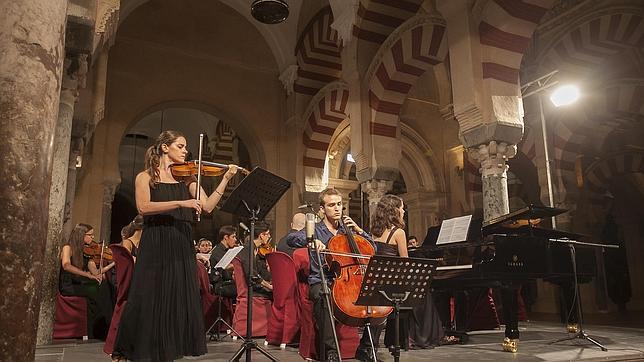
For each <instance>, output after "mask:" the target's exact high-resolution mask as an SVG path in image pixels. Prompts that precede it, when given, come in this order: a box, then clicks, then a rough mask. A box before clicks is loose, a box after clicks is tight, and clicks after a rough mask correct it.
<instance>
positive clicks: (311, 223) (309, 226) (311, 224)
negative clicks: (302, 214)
mask: <svg viewBox="0 0 644 362" xmlns="http://www.w3.org/2000/svg"><path fill="white" fill-rule="evenodd" d="M314 235H315V214H312V213H307V214H306V239H307V240H308V241H309V243H312V242H313V238H314Z"/></svg>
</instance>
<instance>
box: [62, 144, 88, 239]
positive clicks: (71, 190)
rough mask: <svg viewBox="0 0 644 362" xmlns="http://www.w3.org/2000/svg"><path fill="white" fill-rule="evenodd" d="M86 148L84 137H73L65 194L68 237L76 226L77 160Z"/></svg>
mask: <svg viewBox="0 0 644 362" xmlns="http://www.w3.org/2000/svg"><path fill="white" fill-rule="evenodd" d="M84 147H85V140H84V139H83V138H82V137H78V136H74V135H72V139H71V146H70V150H69V162H68V165H67V190H66V192H65V209H64V211H63V231H62V236H63V237H64V238H66V237H68V236H69V235H70V234H71V232H72V229H73V228H74V224H72V210H73V209H74V208H73V207H72V204H73V203H74V198H75V197H76V178H77V174H78V169H77V167H76V160H77V157H78V156H81V155H82V154H83V148H84Z"/></svg>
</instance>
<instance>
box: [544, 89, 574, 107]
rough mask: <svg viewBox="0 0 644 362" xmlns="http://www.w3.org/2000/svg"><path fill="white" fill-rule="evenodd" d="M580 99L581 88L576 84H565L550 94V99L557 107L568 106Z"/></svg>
mask: <svg viewBox="0 0 644 362" xmlns="http://www.w3.org/2000/svg"><path fill="white" fill-rule="evenodd" d="M578 99H579V88H577V87H576V86H574V85H564V86H561V87H559V88H557V89H555V91H554V92H552V94H551V95H550V101H551V102H552V104H554V105H555V107H561V106H567V105H569V104H573V103H575V102H577V100H578Z"/></svg>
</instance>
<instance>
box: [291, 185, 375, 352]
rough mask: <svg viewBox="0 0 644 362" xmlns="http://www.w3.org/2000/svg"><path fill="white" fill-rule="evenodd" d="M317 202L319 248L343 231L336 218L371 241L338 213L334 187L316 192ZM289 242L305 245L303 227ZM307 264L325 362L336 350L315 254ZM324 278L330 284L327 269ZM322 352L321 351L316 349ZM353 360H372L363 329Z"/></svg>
mask: <svg viewBox="0 0 644 362" xmlns="http://www.w3.org/2000/svg"><path fill="white" fill-rule="evenodd" d="M318 201H319V204H320V212H321V213H322V214H323V215H324V217H323V219H322V220H321V221H320V222H318V223H316V224H315V235H314V237H315V239H316V240H315V244H316V248H318V249H319V250H323V249H326V245H327V244H328V242H329V240H330V239H331V238H332V237H333V236H335V235H336V234H338V233H340V234H345V233H346V231H345V229H344V227H342V226H341V224H340V218H342V219H343V221H344V225H345V226H346V227H349V228H353V230H354V231H355V232H356V233H357V234H358V235H361V236H362V237H364V238H365V239H367V240H368V241H369V242H371V243H372V244H373V240H372V238H371V236H370V235H369V234H367V233H366V232H365V231H364V230H363V229H362V228H360V227H359V226H358V225H357V224H356V223H355V222H354V221H353V220H352V219H351V218H350V217H349V216H346V215H345V216H342V195H341V194H340V193H339V192H338V191H337V190H336V189H334V188H327V189H326V190H323V191H322V192H320V195H319V200H318ZM289 245H290V246H291V247H294V248H301V247H306V245H307V239H306V233H305V231H304V230H301V231H299V232H297V233H296V234H295V237H294V238H292V239H289ZM311 254H312V253H311ZM310 266H311V272H310V274H309V286H310V289H309V298H310V299H311V300H312V301H313V303H314V309H313V313H314V317H315V321H316V325H317V326H318V328H319V326H323V328H322V329H323V330H324V335H323V336H321V335H320V333H318V338H323V339H324V344H325V350H326V356H325V359H324V360H325V361H338V360H339V356H338V351H337V350H336V346H335V342H334V338H333V331H332V327H331V326H332V324H331V320H330V319H329V315H328V314H327V313H324V309H323V308H324V307H323V304H324V303H325V302H324V298H323V296H322V295H321V291H322V286H321V276H320V272H321V271H320V266H319V265H318V263H317V259H316V257H315V255H313V254H312V255H310ZM324 273H325V277H326V280H327V282H328V283H333V280H334V278H335V276H334V275H333V274H332V273H331V272H329V271H328V270H325V271H324ZM320 354H322V351H320ZM355 357H356V359H358V360H360V361H373V357H372V353H371V343H370V341H369V334H368V333H367V332H366V329H365V332H364V333H363V335H362V338H361V339H360V345H359V346H358V349H357V350H356V356H355Z"/></svg>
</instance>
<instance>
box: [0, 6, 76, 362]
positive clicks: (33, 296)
mask: <svg viewBox="0 0 644 362" xmlns="http://www.w3.org/2000/svg"><path fill="white" fill-rule="evenodd" d="M66 11H67V1H66V0H48V1H42V0H23V1H3V2H0V49H2V61H1V62H0V137H1V138H2V140H3V142H2V143H1V144H0V155H2V164H3V167H2V171H0V179H1V180H2V181H3V185H2V188H0V205H2V209H3V212H2V213H1V216H0V250H2V252H1V253H0V285H1V286H2V287H1V288H2V291H1V293H0V294H1V297H0V356H2V359H4V360H7V361H30V360H33V359H34V353H35V346H36V332H37V326H38V313H39V309H40V297H41V293H40V291H41V280H42V278H41V276H42V275H43V272H42V266H43V264H42V263H43V256H44V253H45V241H46V239H47V218H48V214H47V210H48V207H49V186H50V182H51V167H52V154H53V150H54V146H53V140H54V132H55V129H56V119H57V114H58V99H59V93H60V87H61V74H62V69H63V54H64V48H63V44H64V37H65V21H66Z"/></svg>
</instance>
